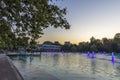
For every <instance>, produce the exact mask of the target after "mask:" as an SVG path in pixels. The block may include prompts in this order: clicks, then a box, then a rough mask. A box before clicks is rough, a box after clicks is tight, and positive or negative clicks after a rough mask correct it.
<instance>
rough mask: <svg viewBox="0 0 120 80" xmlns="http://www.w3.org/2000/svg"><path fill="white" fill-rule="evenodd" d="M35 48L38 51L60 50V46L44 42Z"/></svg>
mask: <svg viewBox="0 0 120 80" xmlns="http://www.w3.org/2000/svg"><path fill="white" fill-rule="evenodd" d="M37 50H38V51H61V46H60V45H55V44H47V43H44V44H42V45H39V46H38V47H37Z"/></svg>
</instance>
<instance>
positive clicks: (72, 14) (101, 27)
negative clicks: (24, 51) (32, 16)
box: [38, 0, 120, 44]
mask: <svg viewBox="0 0 120 80" xmlns="http://www.w3.org/2000/svg"><path fill="white" fill-rule="evenodd" d="M56 4H57V5H58V6H59V7H60V8H64V7H67V15H66V16H65V17H66V18H67V20H68V22H69V23H70V25H71V28H70V29H69V30H65V29H61V28H57V29H56V28H53V27H49V28H47V29H45V30H44V31H43V32H44V35H43V36H42V37H41V38H40V39H38V40H39V43H43V42H44V41H52V42H54V41H59V42H60V43H62V44H64V42H65V41H70V42H71V43H73V44H78V43H79V42H83V41H85V42H86V41H89V39H90V38H91V37H92V36H94V37H95V38H96V39H102V38H103V37H107V38H113V37H114V35H115V34H116V33H119V32H120V0H61V1H59V0H58V2H57V3H56Z"/></svg>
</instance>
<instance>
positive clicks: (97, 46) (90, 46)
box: [63, 33, 120, 53]
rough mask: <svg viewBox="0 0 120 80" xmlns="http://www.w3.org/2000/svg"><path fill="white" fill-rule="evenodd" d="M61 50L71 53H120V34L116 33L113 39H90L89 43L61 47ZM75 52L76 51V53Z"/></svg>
mask: <svg viewBox="0 0 120 80" xmlns="http://www.w3.org/2000/svg"><path fill="white" fill-rule="evenodd" d="M63 50H65V51H68V52H69V51H73V52H77V51H79V52H88V51H90V52H92V51H94V52H104V51H105V52H117V53H120V33H117V34H116V35H115V36H114V38H113V39H108V38H102V40H100V39H95V38H94V37H91V38H90V42H80V43H79V45H76V46H75V45H73V44H71V46H68V45H63ZM76 50H77V51H76Z"/></svg>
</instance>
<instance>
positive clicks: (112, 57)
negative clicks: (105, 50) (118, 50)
mask: <svg viewBox="0 0 120 80" xmlns="http://www.w3.org/2000/svg"><path fill="white" fill-rule="evenodd" d="M111 61H112V62H114V61H115V57H114V53H113V52H112V56H111Z"/></svg>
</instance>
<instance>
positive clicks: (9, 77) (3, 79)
mask: <svg viewBox="0 0 120 80" xmlns="http://www.w3.org/2000/svg"><path fill="white" fill-rule="evenodd" d="M0 80H24V79H23V78H22V76H21V75H20V73H19V71H18V70H17V69H16V67H15V66H14V65H13V63H12V62H11V60H10V59H9V58H8V57H7V56H6V55H4V54H0Z"/></svg>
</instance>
